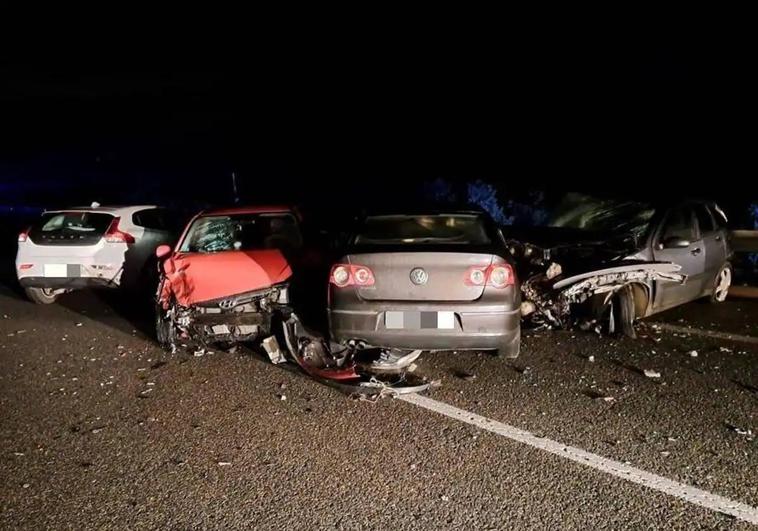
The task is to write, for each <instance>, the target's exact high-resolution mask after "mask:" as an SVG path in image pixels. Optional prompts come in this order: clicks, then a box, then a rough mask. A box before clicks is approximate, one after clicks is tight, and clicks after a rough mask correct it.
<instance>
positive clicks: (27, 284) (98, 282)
mask: <svg viewBox="0 0 758 531" xmlns="http://www.w3.org/2000/svg"><path fill="white" fill-rule="evenodd" d="M18 283H19V284H21V287H22V288H47V289H82V288H117V287H118V284H116V283H114V282H112V281H110V280H108V279H105V278H97V277H68V278H50V277H21V278H19V279H18Z"/></svg>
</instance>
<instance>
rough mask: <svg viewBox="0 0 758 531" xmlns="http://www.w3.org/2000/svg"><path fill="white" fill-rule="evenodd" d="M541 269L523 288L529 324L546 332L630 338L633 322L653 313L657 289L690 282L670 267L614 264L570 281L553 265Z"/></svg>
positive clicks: (677, 268)
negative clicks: (573, 329) (575, 330)
mask: <svg viewBox="0 0 758 531" xmlns="http://www.w3.org/2000/svg"><path fill="white" fill-rule="evenodd" d="M532 265H533V264H532ZM543 268H544V271H542V272H539V273H536V274H533V275H532V276H530V277H529V278H528V279H527V280H526V281H525V282H523V283H522V285H521V292H522V298H523V302H522V305H521V313H522V316H523V317H524V318H525V319H527V320H528V321H531V322H532V323H533V324H535V325H541V326H546V327H548V328H562V329H568V328H571V327H573V326H579V327H580V328H582V329H594V330H595V331H597V332H601V331H603V330H605V331H607V332H609V333H614V332H615V331H616V330H617V329H621V330H622V331H623V332H624V334H625V335H627V336H630V337H635V332H634V326H633V323H634V320H635V319H636V318H638V317H644V316H645V315H647V314H648V313H649V308H650V304H651V301H652V300H653V294H654V293H655V290H656V284H657V283H658V282H677V283H680V284H681V283H684V282H685V281H686V280H687V276H686V275H684V274H682V273H680V272H679V271H680V269H681V267H680V266H679V265H677V264H673V263H668V262H641V261H635V260H616V261H614V262H611V263H609V264H607V266H606V267H601V268H599V269H595V270H591V271H586V272H583V273H580V274H576V275H570V276H564V275H563V272H562V270H561V267H560V265H559V264H557V263H555V262H551V263H550V264H549V266H547V267H546V268H545V267H544V264H543Z"/></svg>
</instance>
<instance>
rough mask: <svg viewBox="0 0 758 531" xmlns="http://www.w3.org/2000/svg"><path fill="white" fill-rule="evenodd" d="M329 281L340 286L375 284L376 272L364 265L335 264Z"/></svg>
mask: <svg viewBox="0 0 758 531" xmlns="http://www.w3.org/2000/svg"><path fill="white" fill-rule="evenodd" d="M329 282H330V283H331V284H334V285H335V286H337V287H338V288H344V287H347V286H360V287H363V286H373V285H374V273H373V272H372V271H371V269H370V268H368V267H366V266H362V265H353V264H335V265H334V266H332V272H331V273H330V274H329Z"/></svg>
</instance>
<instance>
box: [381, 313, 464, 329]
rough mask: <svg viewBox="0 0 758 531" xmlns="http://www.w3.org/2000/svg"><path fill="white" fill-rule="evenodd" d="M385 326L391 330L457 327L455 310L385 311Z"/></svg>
mask: <svg viewBox="0 0 758 531" xmlns="http://www.w3.org/2000/svg"><path fill="white" fill-rule="evenodd" d="M384 327H385V328H387V329H391V330H419V329H422V328H437V329H444V330H452V329H454V328H455V312H384Z"/></svg>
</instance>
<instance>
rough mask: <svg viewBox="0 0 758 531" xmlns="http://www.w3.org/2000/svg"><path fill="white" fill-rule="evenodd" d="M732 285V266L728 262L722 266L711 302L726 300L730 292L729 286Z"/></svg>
mask: <svg viewBox="0 0 758 531" xmlns="http://www.w3.org/2000/svg"><path fill="white" fill-rule="evenodd" d="M731 285H732V266H731V264H729V263H728V262H727V263H726V264H724V267H722V268H721V271H719V274H718V275H716V280H715V281H714V285H713V293H712V294H711V299H710V300H711V302H724V301H725V300H726V296H727V295H728V294H729V287H730V286H731Z"/></svg>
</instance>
